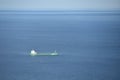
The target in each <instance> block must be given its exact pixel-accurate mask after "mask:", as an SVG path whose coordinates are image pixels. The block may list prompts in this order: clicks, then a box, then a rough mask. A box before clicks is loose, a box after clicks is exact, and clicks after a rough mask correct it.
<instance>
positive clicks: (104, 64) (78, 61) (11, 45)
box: [0, 11, 120, 80]
mask: <svg viewBox="0 0 120 80" xmlns="http://www.w3.org/2000/svg"><path fill="white" fill-rule="evenodd" d="M32 49H34V50H35V51H36V52H38V53H47V52H54V51H57V53H58V54H59V55H58V56H30V55H29V54H30V51H31V50H32ZM0 80H120V11H0Z"/></svg>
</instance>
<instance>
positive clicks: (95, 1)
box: [0, 0, 120, 10]
mask: <svg viewBox="0 0 120 80" xmlns="http://www.w3.org/2000/svg"><path fill="white" fill-rule="evenodd" d="M115 9H117V10H118V9H120V0H0V10H115Z"/></svg>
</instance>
